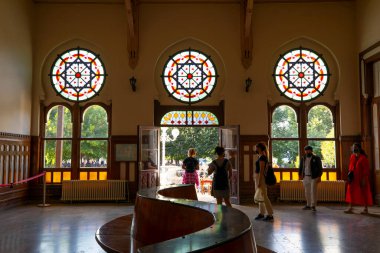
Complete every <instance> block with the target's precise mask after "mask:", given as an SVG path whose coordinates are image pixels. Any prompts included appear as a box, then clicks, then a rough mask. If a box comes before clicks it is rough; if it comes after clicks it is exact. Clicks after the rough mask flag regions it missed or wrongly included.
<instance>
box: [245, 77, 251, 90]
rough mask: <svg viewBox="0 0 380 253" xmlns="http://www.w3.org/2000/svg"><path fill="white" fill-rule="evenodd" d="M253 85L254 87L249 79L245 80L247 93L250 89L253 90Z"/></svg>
mask: <svg viewBox="0 0 380 253" xmlns="http://www.w3.org/2000/svg"><path fill="white" fill-rule="evenodd" d="M251 85H252V79H251V78H249V77H248V78H247V79H246V80H245V92H248V91H249V88H251Z"/></svg>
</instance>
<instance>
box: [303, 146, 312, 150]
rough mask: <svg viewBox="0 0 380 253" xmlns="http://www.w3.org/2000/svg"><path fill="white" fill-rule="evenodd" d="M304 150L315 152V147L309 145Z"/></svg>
mask: <svg viewBox="0 0 380 253" xmlns="http://www.w3.org/2000/svg"><path fill="white" fill-rule="evenodd" d="M304 150H311V151H313V147H312V146H309V145H307V146H305V148H304Z"/></svg>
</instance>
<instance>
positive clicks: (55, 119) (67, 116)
mask: <svg viewBox="0 0 380 253" xmlns="http://www.w3.org/2000/svg"><path fill="white" fill-rule="evenodd" d="M72 128H73V126H72V123H71V112H70V110H69V109H68V108H67V107H65V106H62V105H57V106H54V107H53V108H51V109H50V110H49V112H48V114H47V122H46V126H45V137H47V138H71V135H72Z"/></svg>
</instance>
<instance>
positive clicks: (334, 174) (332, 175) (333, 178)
mask: <svg viewBox="0 0 380 253" xmlns="http://www.w3.org/2000/svg"><path fill="white" fill-rule="evenodd" d="M329 181H336V172H329Z"/></svg>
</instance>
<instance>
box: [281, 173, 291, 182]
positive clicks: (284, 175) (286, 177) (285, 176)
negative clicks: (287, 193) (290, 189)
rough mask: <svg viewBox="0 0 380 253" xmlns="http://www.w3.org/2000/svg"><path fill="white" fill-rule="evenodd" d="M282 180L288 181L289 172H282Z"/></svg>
mask: <svg viewBox="0 0 380 253" xmlns="http://www.w3.org/2000/svg"><path fill="white" fill-rule="evenodd" d="M282 180H287V181H289V180H290V172H282Z"/></svg>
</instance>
